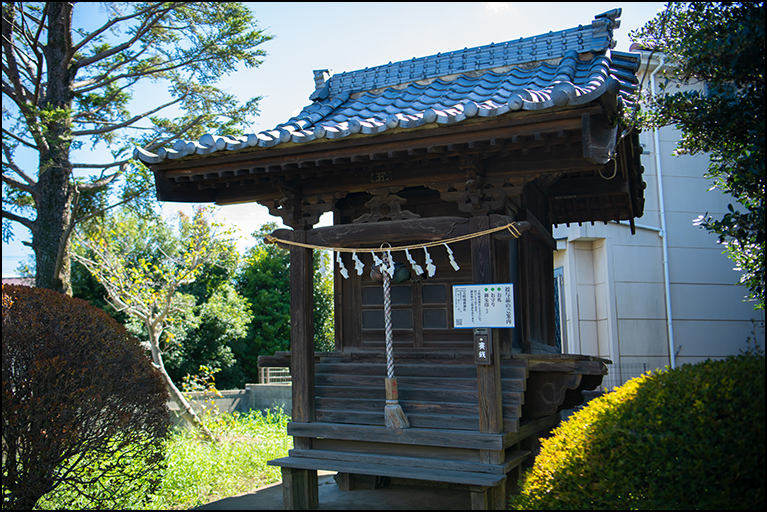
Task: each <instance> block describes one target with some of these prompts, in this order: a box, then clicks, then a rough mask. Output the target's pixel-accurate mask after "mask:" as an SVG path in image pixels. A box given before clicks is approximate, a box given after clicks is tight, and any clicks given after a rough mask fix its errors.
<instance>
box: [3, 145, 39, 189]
mask: <svg viewBox="0 0 767 512" xmlns="http://www.w3.org/2000/svg"><path fill="white" fill-rule="evenodd" d="M3 153H4V154H5V158H7V159H8V161H7V162H3V164H4V165H6V166H8V167H10V168H11V170H12V171H13V172H15V173H16V174H18V175H19V176H20V177H21V178H22V179H23V180H24V181H26V182H27V185H29V186H30V187H33V186H35V185H37V181H35V180H34V179H32V177H31V176H29V175H28V174H27V173H25V172H24V171H22V170H21V167H19V166H18V165H16V162H14V161H13V156H11V151H10V150H9V149H8V146H6V145H5V144H3ZM4 177H7V178H8V179H11V180H12V179H13V178H11V177H10V176H4ZM19 185H23V184H21V183H19ZM19 188H22V187H21V186H19ZM26 192H30V193H34V192H33V191H32V190H27V191H26Z"/></svg>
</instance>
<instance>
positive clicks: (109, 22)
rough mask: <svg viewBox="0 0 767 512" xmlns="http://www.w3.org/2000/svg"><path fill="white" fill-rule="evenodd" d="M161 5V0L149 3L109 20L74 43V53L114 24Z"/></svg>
mask: <svg viewBox="0 0 767 512" xmlns="http://www.w3.org/2000/svg"><path fill="white" fill-rule="evenodd" d="M160 5H162V3H159V2H158V3H154V4H151V5H149V6H148V7H147V8H146V9H144V10H142V11H136V12H134V13H133V14H130V15H128V16H121V17H118V18H114V19H112V20H109V21H108V22H106V23H105V24H104V25H102V26H101V27H100V28H97V29H96V30H94V31H93V32H91V33H90V34H88V36H87V37H86V38H85V39H83V40H82V41H80V42H79V43H77V44H76V45H74V46H73V48H72V53H73V54H74V53H76V52H78V51H80V50H81V49H82V48H83V47H84V46H85V45H86V44H88V43H90V42H91V41H93V40H94V39H95V38H96V37H98V36H100V35H101V34H103V33H104V32H106V31H107V30H109V29H110V28H111V27H112V26H114V25H116V24H118V23H122V22H123V21H127V20H129V19H131V18H137V17H139V16H142V15H143V14H145V13H146V12H149V11H152V10H153V9H156V8H157V7H159V6H160Z"/></svg>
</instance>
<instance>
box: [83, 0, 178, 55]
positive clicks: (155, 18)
mask: <svg viewBox="0 0 767 512" xmlns="http://www.w3.org/2000/svg"><path fill="white" fill-rule="evenodd" d="M159 5H161V4H155V5H154V6H152V7H151V9H155V8H156V7H157V6H159ZM179 5H182V3H181V2H178V3H173V4H169V5H168V6H167V7H166V8H165V9H162V10H161V11H158V12H157V13H156V14H153V15H152V16H150V17H149V18H147V19H146V20H145V21H144V22H143V23H142V25H141V26H140V27H139V28H138V29H137V30H136V34H135V35H134V36H133V37H132V38H131V39H129V40H127V41H125V42H124V43H123V44H120V45H117V46H115V47H114V48H110V49H109V50H104V51H103V52H99V53H97V54H96V55H92V56H91V57H86V58H84V59H80V60H78V61H76V62H74V63H73V64H72V65H73V67H74V68H75V69H80V68H82V67H85V66H89V65H91V64H93V63H94V62H98V61H100V60H102V59H106V58H107V57H111V56H112V55H114V54H116V53H120V52H122V51H123V50H125V49H126V48H130V47H131V46H133V43H135V42H136V41H137V40H139V39H140V38H142V37H143V36H144V34H146V33H147V32H148V31H149V30H150V29H151V28H152V27H153V26H154V25H156V24H157V23H159V22H160V21H161V20H162V18H163V16H165V15H166V14H167V13H168V12H170V11H171V10H173V9H175V8H176V7H177V6H179ZM147 10H150V9H149V8H147ZM79 48H80V46H78V47H76V48H74V49H73V53H72V55H74V50H76V49H79Z"/></svg>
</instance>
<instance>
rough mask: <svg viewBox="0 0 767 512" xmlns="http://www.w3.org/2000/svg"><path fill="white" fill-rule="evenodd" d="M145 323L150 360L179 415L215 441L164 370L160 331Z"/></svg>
mask: <svg viewBox="0 0 767 512" xmlns="http://www.w3.org/2000/svg"><path fill="white" fill-rule="evenodd" d="M145 325H146V326H147V331H148V334H149V346H150V348H151V352H152V361H154V364H155V366H156V367H157V369H158V370H160V374H162V377H163V379H165V385H166V386H167V387H168V393H170V397H171V398H172V399H173V401H174V402H176V405H178V408H179V410H180V411H181V417H182V418H184V419H185V420H186V421H188V422H189V423H191V424H192V425H193V426H195V427H197V428H198V429H199V430H200V431H201V432H202V433H203V434H205V436H206V437H207V438H208V439H209V440H210V441H215V440H216V438H215V437H214V436H213V433H212V432H211V431H210V430H208V427H206V426H205V425H204V424H203V423H202V420H201V419H200V417H199V416H198V415H197V413H196V412H195V411H194V409H193V408H192V405H191V404H190V403H189V401H188V400H187V399H186V398H184V395H183V394H182V393H181V391H179V389H178V388H177V387H176V385H175V384H174V383H173V379H171V378H170V375H168V372H167V371H166V370H165V363H164V362H163V360H162V351H161V350H160V333H158V332H157V331H156V330H155V329H154V328H153V327H152V326H151V325H149V323H148V322H146V323H145Z"/></svg>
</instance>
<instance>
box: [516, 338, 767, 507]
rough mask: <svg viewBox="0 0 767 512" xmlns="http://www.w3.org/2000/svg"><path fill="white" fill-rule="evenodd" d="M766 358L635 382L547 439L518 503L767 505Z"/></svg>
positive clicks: (592, 404) (598, 401) (704, 364)
mask: <svg viewBox="0 0 767 512" xmlns="http://www.w3.org/2000/svg"><path fill="white" fill-rule="evenodd" d="M764 369H765V360H764V354H763V353H760V354H755V353H751V354H743V355H739V356H733V357H729V358H727V359H726V360H718V361H711V360H709V361H705V362H702V363H698V364H695V365H684V366H681V367H679V368H676V369H674V370H667V371H660V372H656V373H653V374H647V375H643V376H641V377H638V378H636V379H633V380H631V381H629V382H627V383H626V384H624V385H623V386H621V387H620V388H617V389H616V390H615V391H613V392H611V393H608V394H606V395H604V396H602V397H600V398H598V399H595V400H593V401H591V402H589V404H588V405H587V406H586V407H584V408H583V409H582V410H580V411H578V412H577V413H575V414H573V416H571V417H570V419H569V420H568V421H566V422H565V423H563V424H562V425H561V426H560V427H559V428H558V429H556V430H555V431H554V433H553V435H552V437H550V438H549V439H547V440H544V441H543V443H542V449H541V453H540V455H539V456H538V457H537V458H536V460H535V465H534V467H533V468H531V469H530V470H529V471H528V473H527V474H526V479H525V481H524V484H523V485H522V488H521V491H520V493H519V494H518V495H517V496H515V497H514V498H512V500H511V505H512V507H514V508H519V509H620V510H623V509H678V508H684V509H760V510H761V509H763V508H764V506H765V499H764V490H765V470H764V462H765V449H764V447H765V444H764V440H765V431H764V430H765V429H764V424H765V414H764V406H765V393H764V382H765V381H764V378H765V374H764Z"/></svg>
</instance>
